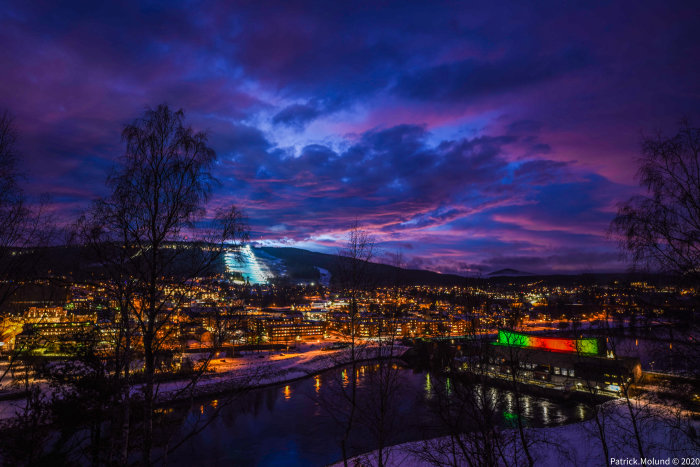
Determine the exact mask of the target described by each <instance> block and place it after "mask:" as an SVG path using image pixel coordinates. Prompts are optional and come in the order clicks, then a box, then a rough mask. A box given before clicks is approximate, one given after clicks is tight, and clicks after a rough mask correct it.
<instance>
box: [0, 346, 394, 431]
mask: <svg viewBox="0 0 700 467" xmlns="http://www.w3.org/2000/svg"><path fill="white" fill-rule="evenodd" d="M379 349H380V348H379V347H377V346H376V345H362V346H358V347H357V348H356V355H355V358H356V360H357V361H366V360H372V359H376V358H379V357H383V358H388V357H400V356H401V355H402V354H403V353H404V352H405V351H406V350H407V349H408V347H406V346H401V345H395V346H393V347H392V346H382V347H381V353H380V350H379ZM351 361H352V359H351V355H350V350H349V349H340V350H324V349H323V348H322V347H321V346H320V345H312V344H300V345H298V346H297V348H296V349H292V350H290V351H285V352H280V351H276V352H268V351H265V352H253V351H251V352H247V353H246V354H245V355H241V356H238V357H233V358H231V357H229V358H221V359H215V360H213V361H212V362H211V364H210V368H211V369H212V370H213V371H211V372H207V373H204V374H203V375H202V376H201V377H200V378H199V379H198V380H197V382H196V385H194V386H193V385H192V380H191V379H183V380H175V381H168V382H163V383H160V384H159V385H158V386H157V393H156V403H158V404H166V403H168V402H174V401H177V400H184V399H190V398H192V397H205V396H209V395H217V394H222V393H225V392H230V391H236V390H244V389H253V388H257V387H263V386H269V385H272V384H282V383H286V382H290V381H294V380H297V379H300V378H305V377H308V376H312V375H314V374H316V373H320V372H322V371H325V370H329V369H331V368H335V367H338V366H344V365H347V364H349V363H351ZM40 387H42V390H45V391H48V390H49V388H48V387H47V386H46V384H40ZM132 393H133V395H134V396H135V397H139V395H140V393H141V386H140V385H134V387H133V388H132ZM25 404H26V401H25V400H24V399H16V400H5V401H0V420H3V419H8V418H12V417H14V416H15V415H16V414H18V413H20V411H22V410H23V409H24V407H25Z"/></svg>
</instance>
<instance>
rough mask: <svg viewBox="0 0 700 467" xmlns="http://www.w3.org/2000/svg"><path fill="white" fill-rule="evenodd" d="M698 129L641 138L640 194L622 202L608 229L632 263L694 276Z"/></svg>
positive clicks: (698, 229)
mask: <svg viewBox="0 0 700 467" xmlns="http://www.w3.org/2000/svg"><path fill="white" fill-rule="evenodd" d="M698 151H700V129H698V128H691V127H690V125H689V123H688V122H683V124H682V127H681V129H680V130H679V132H678V134H677V135H675V136H673V137H670V138H665V137H663V136H660V135H659V136H657V137H656V138H648V139H645V140H644V141H643V143H642V153H643V157H642V159H641V160H640V168H639V173H638V178H639V181H640V184H641V185H642V187H644V188H645V189H646V190H647V194H646V195H640V196H635V197H633V198H631V199H629V200H628V201H627V202H625V203H624V204H622V205H621V206H620V208H619V210H618V213H617V217H615V219H614V220H613V221H612V224H611V233H613V234H614V235H615V236H616V237H617V238H618V240H619V241H620V245H621V247H622V249H623V250H624V251H626V252H628V253H630V254H631V256H632V259H633V260H634V261H635V263H636V264H639V265H643V266H651V267H655V268H660V269H663V270H665V271H670V272H674V273H679V274H682V275H690V276H693V277H694V278H695V279H696V280H697V278H700V158H699V152H698Z"/></svg>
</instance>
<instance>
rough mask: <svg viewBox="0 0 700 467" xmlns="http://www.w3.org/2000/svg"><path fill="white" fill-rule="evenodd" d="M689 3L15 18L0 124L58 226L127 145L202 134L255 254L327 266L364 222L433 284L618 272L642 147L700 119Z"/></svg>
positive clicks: (272, 5)
mask: <svg viewBox="0 0 700 467" xmlns="http://www.w3.org/2000/svg"><path fill="white" fill-rule="evenodd" d="M698 13H700V11H699V8H698V6H697V5H696V4H695V3H694V2H675V3H673V4H663V3H660V2H639V1H636V2H631V1H630V2H627V1H620V2H585V3H581V4H563V3H562V2H557V1H552V2H544V3H538V5H537V8H534V7H533V6H532V5H526V4H523V3H522V2H515V1H513V2H505V3H501V4H498V5H487V4H483V5H481V6H477V5H467V4H459V3H457V4H450V5H443V6H441V5H440V4H436V3H435V2H420V1H418V2H380V3H377V2H374V3H366V4H359V3H357V2H314V1H308V2H301V3H299V2H275V1H270V2H253V1H250V2H235V3H231V2H217V1H214V2H205V3H203V4H193V3H191V2H168V3H163V4H162V5H158V4H157V3H148V4H143V3H136V2H134V3H133V4H131V5H123V4H120V5H117V4H116V3H99V2H73V3H71V4H65V3H61V4H58V3H55V2H40V1H30V2H19V1H17V2H10V3H9V4H7V5H5V6H4V8H3V9H2V11H0V22H1V24H2V28H0V45H1V46H2V49H1V50H2V52H0V69H2V70H3V73H2V75H1V76H0V108H7V109H9V110H10V111H11V112H12V113H13V114H14V115H15V116H16V125H17V127H18V130H19V133H20V147H21V149H22V152H23V154H24V159H23V161H22V165H23V169H24V171H25V172H26V174H27V180H26V184H27V186H26V189H27V191H28V192H29V193H32V194H34V195H35V196H38V195H39V194H41V193H48V194H50V195H51V196H52V199H53V205H52V209H53V211H54V212H55V213H56V215H57V216H59V218H61V219H62V220H63V221H64V222H70V221H71V219H73V218H74V217H75V216H77V214H78V213H79V212H80V210H81V209H83V208H84V207H85V206H87V204H88V203H89V201H90V199H91V198H93V197H95V196H99V195H102V194H104V193H105V190H106V188H105V186H104V179H105V177H106V175H107V173H108V172H109V170H110V167H111V166H112V165H113V164H114V163H115V161H116V160H117V158H118V157H119V155H120V153H121V151H122V150H123V145H122V142H121V140H120V131H121V128H122V127H123V125H124V124H125V123H128V122H129V121H131V120H133V119H134V118H136V117H138V116H139V115H140V114H141V113H142V112H143V109H144V108H145V107H146V106H155V105H157V104H159V103H161V102H167V103H169V104H170V105H171V106H173V107H182V108H183V109H185V111H186V114H187V117H188V121H189V122H190V123H191V124H192V125H193V126H194V127H196V128H198V129H206V130H207V131H208V134H209V138H210V143H211V144H212V146H213V147H214V148H215V149H216V150H217V153H218V154H219V160H218V163H217V176H218V177H219V178H220V180H221V182H222V184H221V187H220V188H219V189H218V191H217V193H216V196H215V197H214V199H213V201H212V202H213V204H214V205H221V204H225V203H230V202H235V203H237V204H239V205H240V206H241V207H243V208H244V209H245V211H246V212H247V213H248V216H249V218H250V221H251V225H252V227H253V238H254V239H255V240H257V241H263V242H267V243H272V244H285V245H297V246H301V247H306V248H311V249H321V250H326V251H332V250H334V249H335V248H336V247H337V246H338V245H339V244H341V243H342V242H343V239H344V237H345V235H346V233H347V228H348V226H349V225H350V224H351V223H352V222H353V221H354V220H355V219H358V220H360V221H361V222H362V223H363V225H365V226H366V227H367V228H368V229H370V230H371V231H372V232H373V233H374V234H375V235H376V237H377V239H378V241H379V243H380V246H381V247H382V248H383V249H384V251H385V252H392V251H394V250H397V249H399V250H403V251H404V256H405V257H406V259H407V262H408V263H409V265H411V266H413V267H425V268H430V269H434V270H439V271H444V272H458V273H488V272H489V271H491V270H494V269H500V268H503V267H514V268H517V269H524V270H527V271H531V272H537V271H551V270H554V271H592V270H620V269H623V268H624V267H625V265H624V264H623V263H621V262H620V261H619V259H618V255H617V252H616V247H615V245H614V244H613V243H612V242H610V240H609V239H607V238H606V229H607V226H608V225H609V222H610V219H611V218H612V216H613V215H614V212H615V207H616V204H617V203H618V202H620V201H622V200H624V199H626V198H627V197H628V196H630V195H631V194H632V193H634V192H635V190H636V188H635V181H634V178H633V177H634V173H635V164H636V162H635V161H636V158H637V156H638V153H639V151H638V149H639V141H640V138H641V135H642V133H646V134H650V133H653V132H655V131H657V130H661V131H665V132H671V131H673V130H674V128H675V126H676V124H677V122H678V120H679V119H680V118H681V117H683V116H686V117H689V118H690V119H691V120H694V121H696V122H699V121H700V115H699V114H698V109H700V105H699V104H700V96H699V95H698V92H697V91H698V89H697V83H698V82H700V81H699V78H700V65H699V64H698V61H697V60H696V59H695V57H697V56H700V24H699V23H698V19H697V18H699V17H700V14H698Z"/></svg>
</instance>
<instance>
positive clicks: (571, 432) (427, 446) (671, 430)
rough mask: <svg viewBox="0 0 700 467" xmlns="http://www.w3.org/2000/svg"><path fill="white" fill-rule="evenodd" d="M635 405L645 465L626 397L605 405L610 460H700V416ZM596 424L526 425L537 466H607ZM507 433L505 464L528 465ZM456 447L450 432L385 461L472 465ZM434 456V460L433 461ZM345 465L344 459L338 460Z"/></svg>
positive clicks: (372, 461) (395, 451) (393, 466)
mask: <svg viewBox="0 0 700 467" xmlns="http://www.w3.org/2000/svg"><path fill="white" fill-rule="evenodd" d="M634 406H635V411H634V413H635V416H636V417H637V418H638V420H639V422H638V423H639V424H638V426H639V432H640V436H641V439H642V447H643V453H644V458H645V459H646V464H645V463H644V462H643V461H642V459H641V458H640V454H639V451H638V448H637V442H636V439H635V437H634V433H633V430H632V423H631V417H630V412H629V410H628V408H627V406H626V405H625V401H624V400H615V401H610V402H606V403H605V404H603V405H602V406H600V407H601V417H600V420H601V421H602V422H603V424H604V426H605V439H606V442H607V444H608V450H609V456H610V459H609V462H610V464H609V465H613V466H614V465H700V438H699V436H700V420H697V419H696V420H692V419H691V416H690V415H691V414H688V413H680V412H674V411H673V410H670V409H669V408H667V407H664V406H659V405H653V404H638V403H636V402H634ZM596 427H597V425H596V423H595V421H594V420H588V421H586V422H582V423H576V424H571V425H565V426H559V427H552V428H529V429H526V431H525V432H526V438H527V439H529V440H530V442H531V443H532V446H531V448H530V450H531V453H532V456H533V458H534V461H535V465H537V466H557V467H558V466H599V465H602V466H605V465H606V461H605V454H604V451H603V448H602V443H601V440H600V438H599V436H598V433H599V432H598V430H597V429H596ZM503 438H504V439H506V440H507V441H505V443H504V444H505V447H504V449H503V452H504V453H505V458H506V460H507V462H503V464H504V465H526V464H527V463H526V461H525V457H524V455H523V453H522V451H521V447H520V445H519V438H517V432H516V431H515V430H504V432H503ZM463 439H465V441H466V442H467V443H468V442H469V441H468V440H466V438H463ZM452 447H453V443H452V442H451V441H450V438H449V437H443V438H436V439H432V440H427V441H416V442H411V443H406V444H401V445H398V446H393V447H391V448H389V450H388V451H389V453H388V458H387V457H385V465H386V466H387V467H398V466H409V465H410V466H415V467H423V466H434V465H471V463H468V462H466V461H465V460H464V459H463V458H462V459H460V458H459V457H454V451H453V450H452ZM429 458H432V460H433V461H432V462H430V461H428V459H429ZM515 459H517V461H515ZM674 459H675V461H674ZM654 462H656V463H654ZM342 465H343V464H342V462H341V463H338V464H335V466H342ZM349 465H352V466H373V465H378V462H377V453H376V452H373V453H369V454H365V455H361V456H358V457H356V458H353V459H351V460H350V462H349Z"/></svg>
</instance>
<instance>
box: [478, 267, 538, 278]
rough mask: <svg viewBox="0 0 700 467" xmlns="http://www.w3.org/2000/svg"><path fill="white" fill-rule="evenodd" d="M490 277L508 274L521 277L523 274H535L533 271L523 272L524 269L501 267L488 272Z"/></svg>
mask: <svg viewBox="0 0 700 467" xmlns="http://www.w3.org/2000/svg"><path fill="white" fill-rule="evenodd" d="M488 276H489V277H498V276H508V277H521V276H534V274H532V273H531V272H523V271H518V270H516V269H510V268H506V269H499V270H498V271H494V272H490V273H489V274H488Z"/></svg>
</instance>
